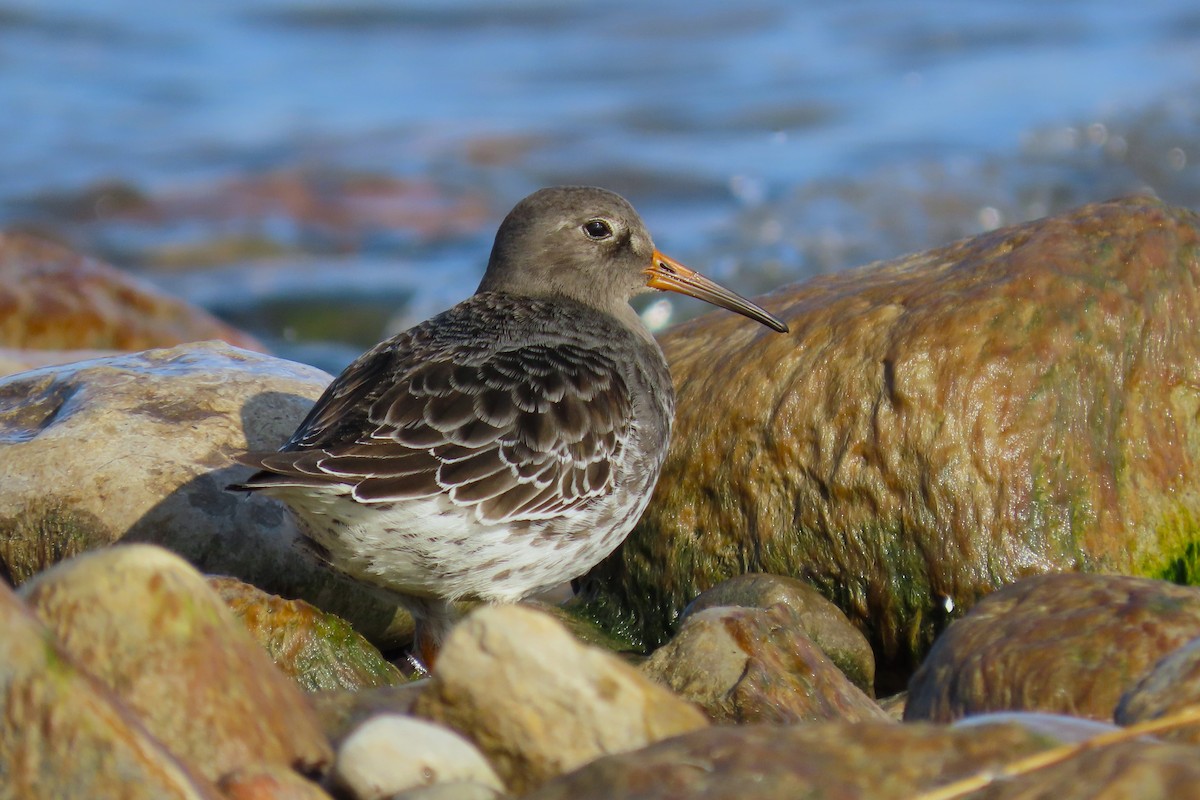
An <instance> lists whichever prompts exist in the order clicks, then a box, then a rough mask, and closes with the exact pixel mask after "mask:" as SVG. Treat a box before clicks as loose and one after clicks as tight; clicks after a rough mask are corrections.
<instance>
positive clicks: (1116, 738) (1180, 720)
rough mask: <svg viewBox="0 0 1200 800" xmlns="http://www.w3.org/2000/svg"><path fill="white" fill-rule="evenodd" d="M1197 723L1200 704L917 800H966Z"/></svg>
mask: <svg viewBox="0 0 1200 800" xmlns="http://www.w3.org/2000/svg"><path fill="white" fill-rule="evenodd" d="M1197 722H1200V704H1198V705H1191V706H1187V707H1186V708H1184V709H1182V710H1180V711H1176V712H1175V713H1174V714H1169V715H1167V716H1165V717H1159V718H1158V719H1152V720H1147V721H1145V722H1139V723H1138V724H1136V725H1130V726H1129V727H1127V728H1122V729H1121V730H1119V731H1112V732H1111V733H1104V734H1101V735H1100V736H1096V737H1095V738H1092V739H1088V740H1087V741H1083V742H1077V743H1075V744H1066V745H1062V746H1061V747H1052V748H1050V749H1049V750H1043V751H1042V752H1040V753H1034V754H1033V755H1031V756H1026V757H1025V758H1022V759H1019V760H1017V761H1014V762H1012V763H1011V764H1006V765H1004V766H1002V767H997V768H994V769H988V770H983V771H982V772H977V773H975V774H974V775H969V776H967V777H965V778H962V779H960V780H957V781H954V782H953V783H948V784H946V785H945V786H939V787H938V788H936V789H931V790H930V791H928V792H924V793H922V794H919V795H917V796H916V797H915V798H914V800H957V798H960V797H965V796H967V795H968V794H970V793H971V792H974V791H977V790H979V789H983V788H984V787H986V786H988V785H990V784H992V783H994V782H995V781H998V780H1004V779H1007V778H1015V777H1017V776H1020V775H1026V774H1028V773H1030V772H1034V771H1036V770H1039V769H1043V768H1045V767H1050V766H1053V765H1055V764H1059V763H1062V762H1063V761H1066V760H1067V759H1070V758H1073V757H1075V756H1077V755H1079V754H1080V753H1085V752H1087V751H1088V750H1098V749H1100V748H1102V747H1107V746H1109V745H1113V744H1120V743H1121V742H1127V741H1131V740H1133V739H1136V738H1138V737H1139V736H1147V735H1149V734H1154V733H1162V732H1163V731H1169V730H1174V729H1176V728H1182V727H1183V726H1184V725H1191V724H1193V723H1197Z"/></svg>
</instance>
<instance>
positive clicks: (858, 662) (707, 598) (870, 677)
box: [680, 573, 875, 694]
mask: <svg viewBox="0 0 1200 800" xmlns="http://www.w3.org/2000/svg"><path fill="white" fill-rule="evenodd" d="M774 605H784V606H787V608H789V609H791V611H792V612H794V613H793V614H792V615H791V616H790V619H791V620H793V621H794V623H796V625H797V627H798V629H799V630H801V631H803V632H804V634H805V635H806V636H807V637H808V638H809V639H811V640H812V643H813V644H815V645H816V646H817V647H819V648H821V651H822V652H824V653H825V655H826V656H828V657H829V660H830V661H832V662H833V663H834V664H835V665H837V667H838V669H840V670H841V671H842V672H843V673H845V675H846V677H847V678H849V679H850V680H851V681H852V682H853V683H854V685H855V686H857V687H858V688H860V689H862V690H863V691H864V692H867V693H868V694H870V693H872V692H874V690H875V654H874V653H872V652H871V645H870V644H869V643H868V642H867V637H865V636H863V634H862V632H861V631H859V630H858V629H857V628H855V627H854V626H853V625H852V624H850V621H849V620H848V619H846V615H845V614H843V613H842V611H841V609H839V608H838V607H837V606H836V605H834V604H833V603H831V602H830V601H829V600H827V599H826V598H825V596H824V595H822V594H821V593H820V592H818V591H817V590H816V589H815V588H813V587H812V586H811V585H809V584H807V583H805V582H804V581H801V580H797V579H795V578H789V577H787V576H784V575H767V574H764V573H748V574H746V575H736V576H734V577H732V578H730V579H729V580H727V581H722V582H721V583H718V584H717V585H716V586H714V587H712V588H711V589H706V590H705V591H703V592H701V593H700V594H699V595H697V597H696V599H695V600H693V601H692V602H691V603H688V606H687V608H685V609H684V610H683V616H682V618H681V619H680V622H681V623H686V622H687V619H688V618H689V617H690V616H692V615H693V614H697V613H699V612H701V611H703V610H705V609H706V608H712V607H714V606H738V607H742V608H763V609H766V608H771V607H772V606H774Z"/></svg>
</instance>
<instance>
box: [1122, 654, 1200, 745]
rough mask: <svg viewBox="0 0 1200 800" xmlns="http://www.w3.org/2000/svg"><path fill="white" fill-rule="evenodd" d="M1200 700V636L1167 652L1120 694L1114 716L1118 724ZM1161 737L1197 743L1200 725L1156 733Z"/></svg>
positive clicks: (1176, 709) (1171, 711)
mask: <svg viewBox="0 0 1200 800" xmlns="http://www.w3.org/2000/svg"><path fill="white" fill-rule="evenodd" d="M1198 703H1200V639H1193V640H1192V641H1190V642H1188V643H1187V644H1185V645H1183V646H1182V647H1180V648H1179V649H1178V650H1175V651H1174V652H1172V653H1169V654H1167V655H1166V656H1165V657H1164V658H1163V659H1162V660H1161V661H1159V662H1158V663H1157V664H1155V665H1154V667H1153V668H1152V669H1151V670H1150V671H1149V672H1147V673H1146V674H1145V675H1144V676H1143V677H1142V679H1141V680H1140V681H1138V682H1137V683H1136V684H1134V685H1133V686H1131V687H1130V688H1129V689H1128V691H1126V692H1125V694H1123V695H1122V696H1121V700H1120V702H1119V703H1118V704H1117V710H1116V713H1115V714H1114V717H1115V719H1116V721H1117V723H1118V724H1120V725H1135V724H1137V723H1139V722H1145V721H1147V720H1152V719H1158V718H1159V717H1165V716H1169V715H1171V714H1174V713H1176V712H1179V711H1183V710H1184V709H1186V708H1189V707H1193V706H1195V705H1196V704H1198ZM1157 735H1158V736H1159V737H1161V738H1164V739H1171V740H1174V741H1181V742H1189V743H1191V744H1200V725H1189V726H1186V727H1182V728H1176V729H1174V730H1170V731H1165V732H1163V733H1159V734H1157Z"/></svg>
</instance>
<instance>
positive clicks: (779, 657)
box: [642, 604, 887, 723]
mask: <svg viewBox="0 0 1200 800" xmlns="http://www.w3.org/2000/svg"><path fill="white" fill-rule="evenodd" d="M642 671H643V672H645V673H646V674H647V675H649V676H650V677H652V678H654V679H655V680H657V681H660V682H661V683H663V684H665V685H667V686H669V687H671V689H672V690H674V691H675V692H677V693H678V694H679V695H680V696H681V697H684V698H686V699H688V700H691V701H693V702H695V703H697V704H699V705H700V706H701V707H702V708H703V709H704V710H705V712H706V713H707V714H708V715H709V716H710V717H711V718H712V719H713V720H714V721H717V722H737V723H748V722H775V723H784V722H805V721H808V722H812V721H817V720H847V721H854V722H857V721H862V720H871V719H877V720H882V719H887V715H886V714H885V713H884V712H883V710H882V709H880V708H879V706H877V705H876V704H875V702H874V701H873V700H871V698H870V697H868V696H867V695H866V694H864V693H863V691H862V690H861V689H859V688H858V687H857V686H855V685H854V684H852V683H851V682H850V681H849V679H847V678H846V676H845V675H844V674H843V673H842V672H841V671H840V670H839V669H838V668H837V667H836V666H835V665H834V664H833V663H832V662H831V661H830V660H829V659H828V658H827V657H826V655H825V654H824V653H823V652H822V651H821V649H820V648H818V647H817V646H816V644H814V643H813V642H812V641H811V640H810V639H808V637H806V636H805V635H804V633H803V631H802V623H801V622H800V619H799V614H798V613H797V612H796V611H794V610H793V609H792V608H791V607H789V606H785V605H782V604H780V605H775V606H772V607H770V608H767V609H757V608H735V607H729V606H714V607H712V608H708V609H705V610H703V611H699V612H696V613H694V614H692V615H691V616H689V617H688V618H687V620H686V621H685V622H684V623H683V627H682V628H681V629H680V631H679V633H678V634H677V635H676V636H675V637H674V638H673V639H671V641H670V642H668V643H667V644H665V645H663V646H662V647H661V648H659V649H658V650H656V651H655V652H654V653H653V654H652V655H651V656H650V659H649V660H648V661H647V662H646V663H645V664H644V665H643V667H642Z"/></svg>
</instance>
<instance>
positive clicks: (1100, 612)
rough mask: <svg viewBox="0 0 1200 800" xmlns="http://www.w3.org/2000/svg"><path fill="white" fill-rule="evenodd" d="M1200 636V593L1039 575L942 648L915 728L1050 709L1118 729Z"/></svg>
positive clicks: (917, 684) (967, 622) (1154, 584)
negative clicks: (1168, 662)
mask: <svg viewBox="0 0 1200 800" xmlns="http://www.w3.org/2000/svg"><path fill="white" fill-rule="evenodd" d="M1197 633H1200V589H1197V588H1193V587H1189V586H1177V585H1175V584H1173V583H1167V582H1166V581H1156V580H1151V579H1149V578H1131V577H1127V576H1121V575H1082V574H1071V573H1065V574H1057V575H1035V576H1032V577H1029V578H1025V579H1024V580H1020V581H1017V582H1016V583H1014V584H1012V585H1010V586H1006V587H1005V588H1003V589H1000V590H999V591H997V592H995V593H993V594H991V595H988V596H987V597H985V598H984V599H983V600H981V601H980V602H979V604H978V605H976V606H975V607H974V608H973V609H971V611H970V613H968V614H967V615H966V616H965V617H963V618H962V619H960V620H958V621H957V622H955V623H954V624H953V625H951V626H950V628H949V629H948V630H947V631H946V632H945V633H944V634H942V636H941V637H940V638H939V639H938V640H937V642H935V643H934V646H933V650H932V651H931V652H930V654H929V657H928V658H927V659H926V661H925V663H924V664H922V665H921V667H920V669H918V670H917V672H916V674H915V675H913V679H912V682H911V684H910V685H909V697H908V705H907V707H906V708H905V714H904V718H905V719H906V720H930V721H934V722H949V721H951V720H954V719H958V718H959V717H962V716H966V715H969V714H979V713H983V712H987V711H1021V710H1025V711H1048V712H1056V713H1063V714H1071V715H1074V716H1082V717H1088V718H1091V719H1096V720H1101V721H1109V720H1111V719H1112V718H1113V711H1114V710H1115V708H1116V706H1117V701H1118V700H1119V699H1120V698H1121V695H1122V693H1124V692H1125V691H1126V690H1127V689H1129V688H1130V687H1132V686H1133V685H1134V684H1135V683H1137V681H1138V680H1139V679H1140V678H1141V677H1142V676H1143V675H1145V674H1146V673H1147V672H1148V671H1149V670H1150V668H1151V667H1153V666H1154V664H1155V662H1157V661H1158V660H1159V659H1160V658H1162V657H1163V656H1165V655H1167V654H1168V653H1170V652H1172V651H1173V650H1175V649H1176V648H1178V647H1180V646H1182V645H1183V644H1185V643H1187V642H1188V641H1190V640H1191V639H1192V638H1193V637H1195V636H1196V635H1197Z"/></svg>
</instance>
